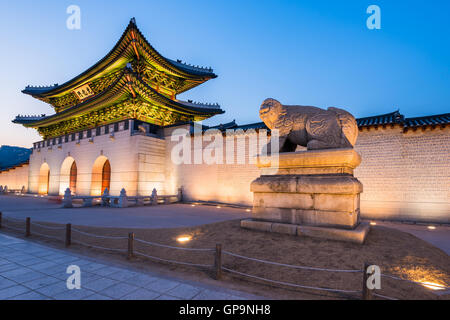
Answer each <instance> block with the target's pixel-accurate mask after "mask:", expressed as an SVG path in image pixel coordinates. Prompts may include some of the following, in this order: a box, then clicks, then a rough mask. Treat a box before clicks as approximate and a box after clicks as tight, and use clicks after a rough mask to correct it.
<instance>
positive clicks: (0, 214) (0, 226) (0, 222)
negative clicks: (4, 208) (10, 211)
mask: <svg viewBox="0 0 450 320" xmlns="http://www.w3.org/2000/svg"><path fill="white" fill-rule="evenodd" d="M1 228H2V212H1V211H0V229H1Z"/></svg>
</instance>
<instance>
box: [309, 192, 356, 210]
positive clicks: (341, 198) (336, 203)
mask: <svg viewBox="0 0 450 320" xmlns="http://www.w3.org/2000/svg"><path fill="white" fill-rule="evenodd" d="M314 208H315V209H316V210H323V211H327V210H328V211H345V212H355V210H357V209H358V208H359V194H356V195H354V194H349V195H347V194H339V195H337V194H315V195H314Z"/></svg>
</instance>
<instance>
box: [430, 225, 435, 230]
mask: <svg viewBox="0 0 450 320" xmlns="http://www.w3.org/2000/svg"><path fill="white" fill-rule="evenodd" d="M428 229H430V230H435V229H436V227H435V226H428Z"/></svg>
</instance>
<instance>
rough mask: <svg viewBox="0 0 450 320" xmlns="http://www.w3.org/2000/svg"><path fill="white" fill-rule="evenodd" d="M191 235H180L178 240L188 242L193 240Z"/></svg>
mask: <svg viewBox="0 0 450 320" xmlns="http://www.w3.org/2000/svg"><path fill="white" fill-rule="evenodd" d="M191 239H192V238H191V237H190V236H180V237H178V238H177V241H178V242H180V243H184V242H188V241H191Z"/></svg>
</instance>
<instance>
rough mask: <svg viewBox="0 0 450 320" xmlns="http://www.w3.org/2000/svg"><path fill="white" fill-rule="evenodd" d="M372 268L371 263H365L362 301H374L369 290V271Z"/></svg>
mask: <svg viewBox="0 0 450 320" xmlns="http://www.w3.org/2000/svg"><path fill="white" fill-rule="evenodd" d="M369 266H371V264H370V263H367V262H364V267H363V283H362V299H363V300H372V290H369V288H367V278H368V276H367V270H368V268H369Z"/></svg>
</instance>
